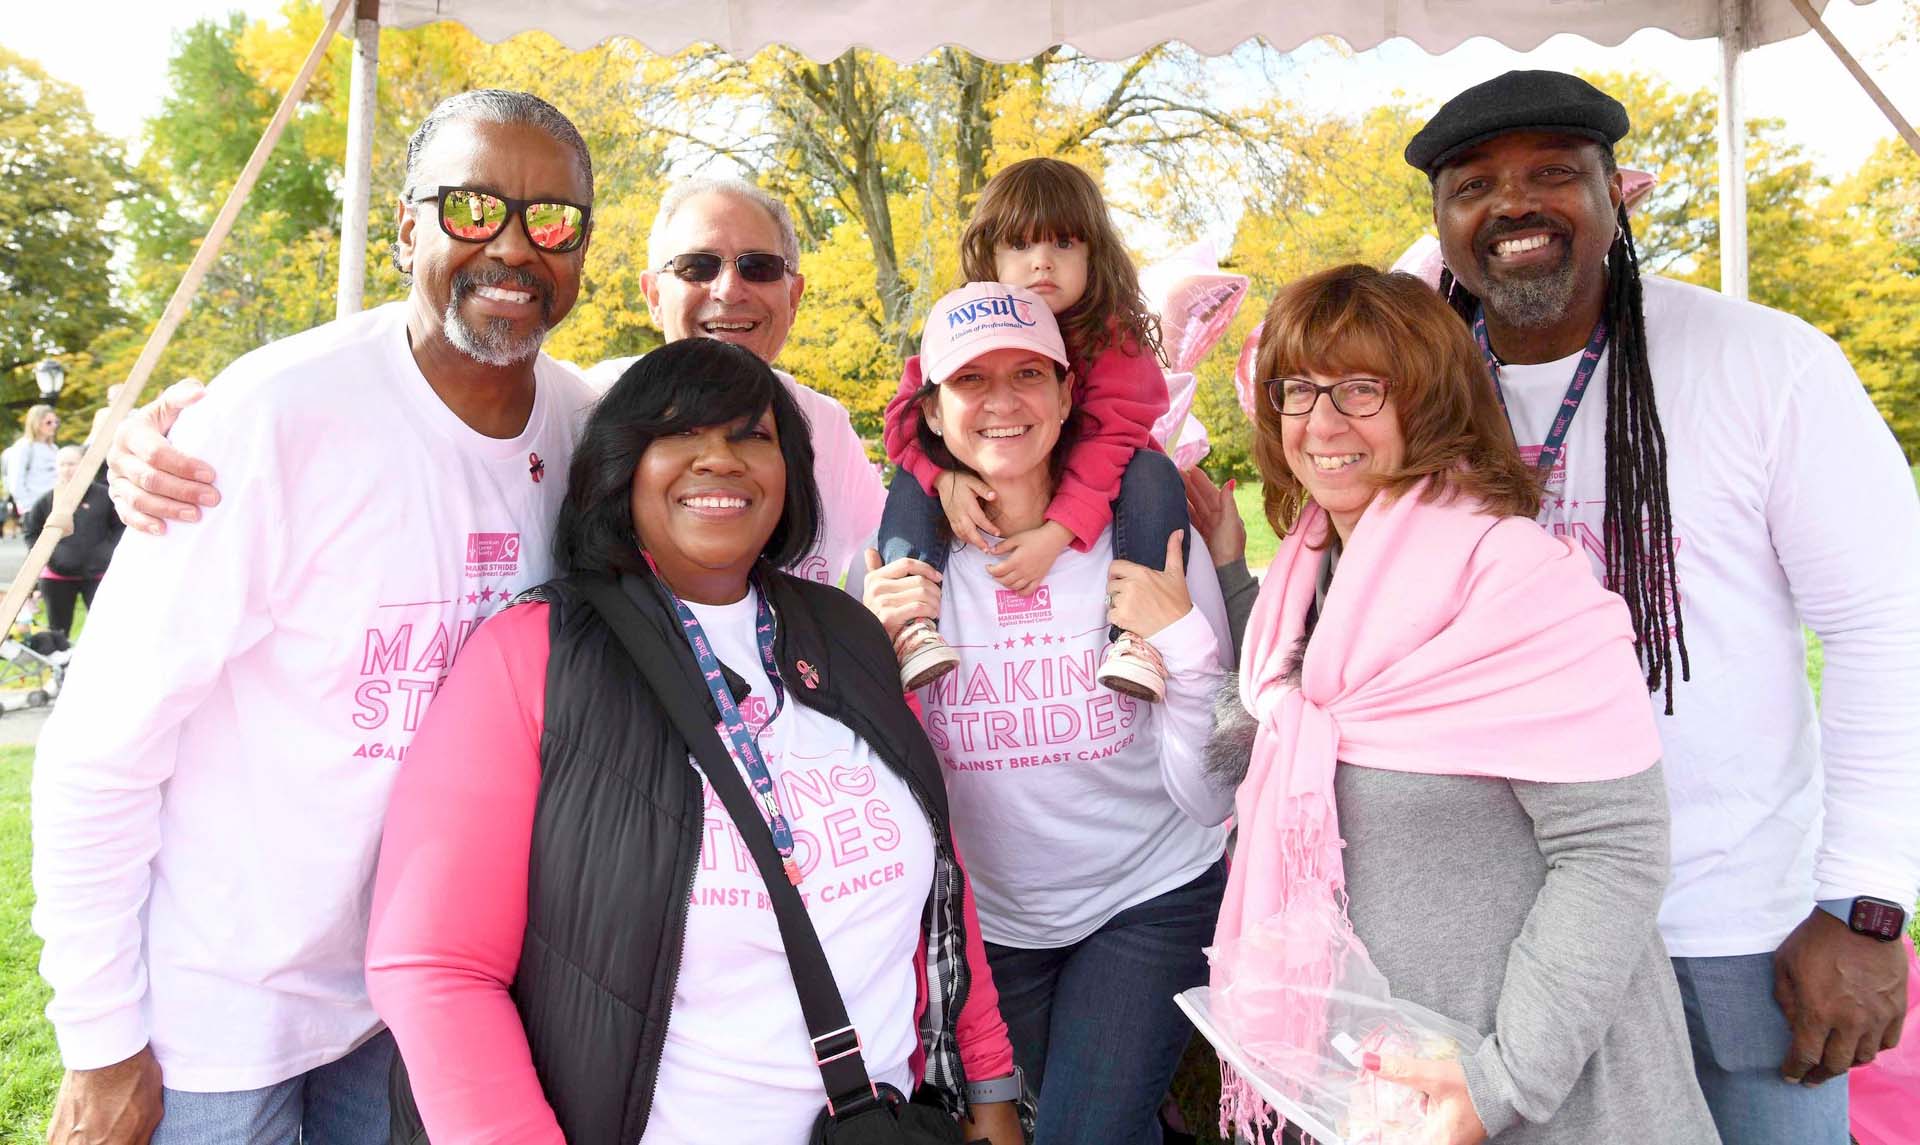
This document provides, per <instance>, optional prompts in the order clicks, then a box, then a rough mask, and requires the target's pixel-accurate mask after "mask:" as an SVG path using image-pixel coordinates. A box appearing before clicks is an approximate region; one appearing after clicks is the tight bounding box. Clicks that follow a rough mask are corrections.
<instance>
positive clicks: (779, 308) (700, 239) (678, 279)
mask: <svg viewBox="0 0 1920 1145" xmlns="http://www.w3.org/2000/svg"><path fill="white" fill-rule="evenodd" d="M443 192H445V193H443ZM408 197H409V198H411V199H415V200H419V201H421V202H427V203H432V204H433V207H432V214H430V215H429V218H434V219H437V220H438V221H439V224H440V226H441V227H442V229H444V230H446V232H447V233H448V234H449V235H452V236H455V237H458V236H459V235H460V234H462V233H463V232H472V233H474V234H480V233H488V234H491V233H495V231H496V230H497V228H499V227H501V226H504V225H505V220H506V219H508V218H510V217H520V216H519V215H518V214H517V212H522V211H525V210H531V211H533V213H532V214H531V215H527V216H526V225H527V234H528V235H529V236H535V235H538V236H540V237H542V238H543V239H546V240H547V241H549V242H553V243H568V242H572V241H576V237H575V236H576V235H578V234H579V231H580V230H581V229H584V228H585V227H586V225H587V222H588V217H587V216H588V215H589V214H590V211H589V210H588V209H587V208H586V207H585V206H575V205H573V204H567V203H549V204H531V205H530V204H526V203H517V202H509V201H507V200H504V199H501V198H500V197H499V196H487V197H486V200H485V201H477V200H476V199H475V197H474V196H473V195H471V194H469V193H468V192H465V191H462V190H459V189H457V188H456V189H445V188H434V187H424V188H420V187H416V188H409V191H408ZM568 210H577V211H578V212H579V215H578V221H577V222H576V221H575V219H574V216H572V215H571V214H568V213H567V212H568ZM577 241H579V242H582V243H584V241H585V239H584V237H579V238H578V239H577ZM647 247H648V263H649V265H650V268H651V269H649V270H647V271H646V272H644V273H643V274H642V275H641V285H642V288H643V289H644V290H645V291H646V297H647V310H648V312H649V313H650V314H651V315H652V317H653V320H654V322H655V324H657V325H658V326H659V327H660V329H661V332H662V333H664V334H665V335H666V340H667V341H669V342H676V341H679V340H680V339H682V338H714V339H718V340H720V341H723V342H732V343H734V344H736V345H739V346H744V347H745V348H747V349H749V350H752V351H753V352H754V353H755V354H756V355H758V356H759V358H760V359H761V360H762V361H764V362H766V363H767V364H768V365H776V363H777V359H778V358H779V356H780V351H781V350H782V349H783V348H784V347H785V346H786V344H787V334H788V333H789V332H790V331H791V330H792V329H793V320H794V315H795V313H796V312H797V311H798V309H799V306H800V299H801V297H802V295H803V294H804V293H805V291H806V279H805V278H804V277H803V276H802V275H801V274H800V272H799V270H798V269H797V268H798V263H799V259H800V240H799V237H798V235H797V234H796V233H795V231H794V226H793V217H792V216H791V215H790V214H789V213H788V211H787V208H786V207H785V205H783V204H782V203H781V202H780V201H779V200H777V199H775V198H773V197H772V196H770V195H768V194H767V193H766V192H764V191H762V190H761V189H760V188H758V187H755V186H754V185H753V184H751V183H746V182H742V181H741V180H738V179H720V178H712V177H698V178H692V179H685V180H682V181H680V182H678V183H676V184H674V185H673V186H672V187H671V188H670V189H669V190H668V191H667V193H666V194H665V195H663V196H662V197H661V200H660V206H659V210H658V211H657V212H656V214H655V215H654V221H653V227H652V230H651V231H650V232H649V235H648V241H647ZM568 249H572V248H568ZM557 320H558V319H557V318H556V319H555V321H557ZM548 325H551V323H549V324H548ZM637 360H638V359H636V358H632V357H626V358H611V359H608V360H607V361H604V362H601V363H600V364H599V365H597V366H595V367H593V368H592V369H591V370H588V371H587V375H586V376H587V380H588V382H589V384H590V385H591V386H592V387H593V388H594V389H595V390H601V391H604V390H605V389H606V388H607V387H608V386H611V385H612V384H613V383H614V382H615V381H617V380H618V379H619V377H620V375H621V374H622V373H624V372H626V369H627V367H629V366H631V365H633V363H634V362H635V361H637ZM775 373H776V374H778V375H779V377H780V380H781V381H782V382H784V383H786V385H787V388H788V389H789V390H790V391H791V392H792V393H793V396H794V400H795V401H797V402H798V403H799V404H800V409H801V412H803V413H805V414H806V416H807V421H808V424H809V425H810V426H811V428H812V430H813V454H814V477H815V480H816V481H817V482H818V483H819V486H820V489H821V491H822V495H823V496H826V497H828V498H829V499H830V504H829V505H828V507H827V508H828V511H827V512H826V513H825V514H823V516H822V519H821V522H820V539H819V540H818V541H817V542H816V543H815V545H814V548H813V551H812V552H810V553H808V554H807V555H806V556H804V557H802V558H801V559H800V561H799V563H798V564H796V565H795V566H794V567H793V568H792V569H791V570H790V571H792V572H793V573H794V574H795V575H798V576H803V577H807V578H808V579H810V580H816V581H820V582H823V583H829V584H836V583H839V581H840V580H841V578H842V577H843V576H844V575H845V573H846V571H847V569H848V567H849V566H850V564H851V563H852V562H853V561H854V560H855V559H857V558H858V557H859V555H860V553H861V551H862V550H863V549H864V548H865V546H866V543H867V539H868V538H869V537H870V536H871V535H872V534H873V531H874V530H875V529H876V528H878V527H879V524H880V511H881V509H882V508H884V507H885V504H886V488H885V487H884V486H883V485H882V484H881V483H880V476H879V473H878V472H877V471H876V470H875V469H874V468H873V465H872V464H871V463H870V462H869V461H868V460H867V454H866V447H865V446H864V445H863V444H862V443H861V441H860V437H859V435H858V434H856V433H855V432H854V430H853V423H852V421H851V420H850V419H849V418H848V416H847V411H846V409H845V408H844V407H842V406H841V405H840V403H839V402H836V401H834V400H833V399H832V398H830V397H828V396H827V395H825V394H822V393H820V392H818V391H816V390H813V389H810V388H808V387H807V386H805V385H803V384H801V383H800V382H798V381H796V380H795V379H794V377H793V376H792V375H791V374H788V373H785V372H784V371H781V370H779V369H777V368H776V370H775ZM201 392H202V390H201V387H200V386H199V385H198V384H197V383H192V382H181V383H176V384H175V385H174V386H173V387H171V388H170V389H168V391H167V392H166V393H165V394H162V395H161V397H160V398H159V399H158V400H156V401H155V402H154V403H153V404H152V405H151V406H149V407H147V408H146V409H144V410H140V411H136V412H135V413H134V415H133V416H132V417H130V418H129V419H128V420H127V423H126V424H125V426H124V427H123V428H122V429H121V431H120V433H119V435H118V436H117V437H116V438H115V441H114V445H113V449H112V450H111V451H110V452H109V453H108V455H107V464H108V467H109V469H110V470H111V471H112V473H113V482H112V487H113V489H114V491H115V492H114V501H115V503H116V505H117V506H118V507H119V510H120V516H121V518H122V519H123V520H124V521H125V522H126V523H127V524H128V525H129V526H131V527H133V528H135V529H138V530H143V531H147V532H163V531H164V530H165V528H166V526H165V523H164V522H166V521H170V520H171V521H194V520H198V519H199V512H200V511H199V508H198V506H202V505H213V504H215V503H217V502H218V501H219V494H218V493H217V492H215V491H214V488H213V486H212V484H211V483H210V477H211V474H209V473H207V472H206V467H205V466H203V465H201V464H200V463H199V462H198V461H197V460H196V459H195V458H192V457H189V456H187V455H186V454H184V453H182V452H181V451H180V450H178V449H177V448H175V447H173V446H171V445H169V444H168V442H167V440H166V438H165V437H163V436H162V434H163V433H165V432H166V428H167V426H168V425H169V424H171V421H172V419H173V417H174V416H176V415H177V414H178V412H179V410H180V409H181V408H184V407H185V406H187V405H190V404H192V403H193V402H194V401H197V400H198V399H199V397H200V394H201ZM559 469H560V471H564V469H565V461H564V459H562V460H561V462H560V463H559Z"/></svg>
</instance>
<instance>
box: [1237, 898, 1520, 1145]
mask: <svg viewBox="0 0 1920 1145" xmlns="http://www.w3.org/2000/svg"><path fill="white" fill-rule="evenodd" d="M1207 953H1208V956H1209V958H1211V959H1212V961H1213V981H1214V982H1215V983H1216V984H1217V985H1216V987H1215V988H1214V989H1213V990H1212V991H1211V992H1210V993H1209V996H1208V997H1207V998H1206V999H1205V1004H1206V1007H1207V1010H1208V1012H1209V1016H1210V1018H1211V1021H1212V1023H1213V1025H1214V1027H1215V1030H1216V1031H1217V1033H1218V1034H1219V1035H1220V1038H1222V1039H1224V1040H1225V1041H1227V1042H1230V1043H1232V1046H1233V1049H1234V1055H1227V1054H1225V1053H1224V1049H1225V1047H1224V1046H1222V1045H1221V1042H1219V1041H1216V1042H1215V1044H1216V1046H1221V1048H1222V1049H1223V1056H1226V1057H1228V1058H1229V1064H1232V1065H1233V1066H1234V1068H1235V1069H1236V1070H1237V1071H1239V1072H1240V1073H1241V1074H1242V1075H1243V1076H1242V1077H1241V1078H1240V1079H1239V1082H1238V1083H1236V1084H1244V1086H1245V1087H1246V1088H1247V1089H1248V1090H1250V1091H1251V1093H1248V1092H1244V1091H1243V1092H1241V1093H1240V1094H1239V1106H1240V1107H1239V1108H1229V1107H1231V1106H1233V1105H1234V1104H1235V1101H1234V1100H1233V1099H1232V1098H1231V1097H1230V1096H1229V1097H1227V1098H1226V1099H1225V1100H1224V1103H1223V1118H1222V1120H1223V1128H1224V1124H1225V1123H1226V1122H1228V1121H1234V1122H1238V1123H1240V1124H1241V1128H1242V1130H1243V1131H1244V1130H1245V1129H1246V1128H1247V1127H1248V1123H1249V1122H1250V1120H1252V1118H1251V1117H1250V1116H1249V1115H1251V1114H1257V1113H1258V1109H1257V1105H1258V1104H1259V1103H1256V1102H1253V1101H1250V1100H1248V1098H1249V1097H1251V1096H1253V1095H1257V1096H1258V1097H1259V1098H1260V1099H1261V1101H1262V1102H1264V1104H1266V1105H1268V1106H1271V1107H1272V1108H1273V1109H1274V1110H1275V1111H1276V1112H1278V1113H1279V1114H1280V1115H1281V1116H1283V1117H1286V1118H1287V1119H1288V1120H1290V1121H1293V1122H1295V1123H1297V1124H1299V1125H1300V1126H1301V1128H1303V1129H1305V1130H1306V1131H1307V1132H1308V1133H1309V1134H1310V1135H1311V1136H1313V1137H1314V1139H1315V1140H1317V1141H1320V1142H1322V1143H1323V1145H1402V1143H1409V1142H1413V1141H1417V1140H1419V1138H1420V1134H1421V1131H1422V1128H1423V1123H1424V1121H1425V1107H1426V1098H1425V1097H1424V1096H1423V1095H1422V1094H1420V1093H1419V1092H1418V1091H1416V1090H1413V1089H1410V1088H1408V1087H1406V1086H1402V1085H1397V1084H1395V1083H1393V1082H1389V1081H1385V1080H1383V1079H1381V1078H1380V1077H1379V1076H1378V1075H1376V1074H1374V1073H1372V1072H1371V1071H1368V1070H1366V1069H1364V1068H1362V1066H1361V1062H1362V1061H1363V1060H1364V1055H1366V1054H1368V1053H1376V1054H1379V1055H1380V1056H1382V1057H1412V1058H1426V1059H1429V1060H1451V1059H1454V1058H1458V1057H1460V1056H1461V1055H1462V1054H1465V1053H1471V1052H1473V1051H1474V1050H1477V1049H1478V1048H1479V1046H1480V1043H1481V1042H1482V1040H1483V1038H1482V1036H1481V1034H1480V1032H1479V1031H1477V1030H1475V1029H1473V1028H1472V1027H1470V1026H1466V1025H1463V1024H1462V1023H1460V1022H1456V1021H1454V1020H1452V1019H1451V1018H1447V1017H1445V1016H1443V1015H1440V1014H1436V1013H1434V1012H1433V1011H1431V1010H1428V1009H1426V1008H1425V1007H1422V1006H1418V1005H1415V1004H1414V1003H1412V1002H1408V1001H1405V1000H1403V999H1398V998H1395V997H1394V996H1393V993H1392V991H1391V990H1390V989H1389V988H1388V984H1387V980H1386V978H1385V976H1384V975H1382V974H1381V973H1380V971H1379V969H1378V968H1377V967H1375V966H1374V964H1373V959H1372V958H1371V957H1370V956H1369V955H1368V954H1367V949H1366V947H1365V946H1364V945H1363V944H1362V943H1361V942H1360V939H1359V938H1358V937H1357V936H1356V935H1355V934H1354V933H1353V929H1352V927H1351V926H1350V925H1348V923H1347V920H1346V916H1345V914H1344V913H1343V912H1342V911H1341V909H1340V907H1339V905H1338V904H1337V903H1336V902H1335V901H1334V900H1333V897H1332V895H1331V894H1305V895H1300V896H1297V897H1296V900H1295V902H1294V903H1292V904H1290V905H1289V907H1288V908H1287V909H1286V910H1284V911H1282V912H1280V913H1279V914H1276V915H1274V916H1272V917H1270V918H1268V919H1267V920H1266V921H1265V922H1262V923H1261V924H1260V925H1259V926H1257V927H1255V928H1254V929H1253V930H1251V931H1248V932H1247V933H1245V934H1243V935H1241V936H1240V937H1239V938H1238V939H1236V940H1234V941H1231V942H1228V943H1223V944H1221V945H1218V946H1215V947H1213V948H1211V949H1209V950H1208V952H1207ZM1210 1040H1211V1039H1210ZM1233 1056H1238V1058H1239V1059H1240V1060H1239V1061H1238V1062H1234V1061H1233V1060H1232V1057H1233ZM1228 1088H1229V1089H1232V1088H1234V1087H1233V1086H1229V1087H1228Z"/></svg>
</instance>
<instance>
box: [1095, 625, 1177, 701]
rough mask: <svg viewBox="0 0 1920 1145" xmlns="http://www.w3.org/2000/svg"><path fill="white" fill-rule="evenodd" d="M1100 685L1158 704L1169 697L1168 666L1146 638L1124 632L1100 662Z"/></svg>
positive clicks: (1124, 630)
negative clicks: (1167, 695)
mask: <svg viewBox="0 0 1920 1145" xmlns="http://www.w3.org/2000/svg"><path fill="white" fill-rule="evenodd" d="M1099 679H1100V682H1101V683H1102V684H1105V685H1106V686H1107V687H1109V688H1112V689H1113V690H1114V691H1116V692H1119V693H1120V694H1121V695H1125V696H1132V697H1133V698H1134V699H1136V700H1145V701H1147V702H1148V703H1150V704H1157V703H1159V702H1160V701H1161V700H1162V699H1164V698H1165V697H1166V694H1167V662H1166V661H1165V660H1162V659H1161V658H1160V650H1159V649H1157V648H1155V647H1154V646H1153V645H1152V644H1151V643H1150V642H1149V641H1148V640H1147V638H1146V637H1144V636H1141V635H1140V634H1138V633H1135V632H1128V631H1127V630H1126V629H1124V628H1123V629H1121V630H1120V636H1119V638H1118V639H1116V640H1115V641H1114V642H1113V643H1112V644H1109V645H1107V655H1106V658H1105V659H1103V660H1102V661H1101V662H1100V676H1099Z"/></svg>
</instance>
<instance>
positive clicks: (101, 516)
mask: <svg viewBox="0 0 1920 1145" xmlns="http://www.w3.org/2000/svg"><path fill="white" fill-rule="evenodd" d="M82 452H83V451H82V450H81V448H80V447H79V446H77V445H66V446H62V447H61V448H60V453H59V457H58V460H57V462H56V465H55V467H56V469H57V471H58V476H59V480H58V485H57V486H56V487H55V488H54V489H49V490H48V491H47V492H46V493H44V494H42V495H41V497H40V500H39V501H37V502H36V503H35V504H34V506H33V508H32V509H29V510H28V511H27V515H26V519H25V520H24V521H23V522H22V529H23V530H24V532H25V533H26V538H27V544H28V545H29V546H31V545H33V544H35V543H37V542H38V541H39V540H40V530H41V529H43V528H45V527H46V523H47V516H48V515H49V514H51V513H52V512H53V499H54V496H55V494H56V493H57V491H58V487H59V486H64V485H65V484H66V483H67V482H68V481H70V480H72V479H73V475H74V474H75V473H76V472H78V471H79V469H80V457H81V454H82ZM125 531H126V526H125V525H123V524H121V522H120V517H119V515H118V514H117V513H115V512H114V511H113V502H112V501H111V500H109V499H108V497H107V483H106V480H105V475H104V474H96V475H95V477H94V480H93V483H92V484H90V485H88V486H87V490H86V492H85V493H83V494H81V496H80V500H79V502H78V503H76V504H75V505H74V507H73V532H71V533H69V534H67V535H66V536H65V537H62V538H61V539H60V543H59V544H57V545H55V546H54V547H53V553H52V555H50V556H49V557H48V558H47V567H46V568H45V570H43V571H42V572H41V573H40V597H41V599H43V600H45V601H46V602H47V627H49V628H51V629H53V630H54V631H55V632H58V633H59V634H60V635H61V636H68V635H71V634H72V631H73V606H74V602H75V600H82V601H85V602H86V605H87V607H88V608H92V607H93V594H94V591H95V590H96V589H98V588H99V587H100V578H101V577H103V576H105V575H107V564H108V562H110V561H112V560H113V548H114V546H115V545H117V544H119V543H120V534H121V533H123V532H125Z"/></svg>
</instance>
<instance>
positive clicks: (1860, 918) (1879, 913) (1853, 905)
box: [1815, 895, 1907, 942]
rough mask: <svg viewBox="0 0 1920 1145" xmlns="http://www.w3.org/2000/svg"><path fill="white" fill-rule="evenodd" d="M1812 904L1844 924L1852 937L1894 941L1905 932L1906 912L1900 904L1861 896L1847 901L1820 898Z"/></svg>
mask: <svg viewBox="0 0 1920 1145" xmlns="http://www.w3.org/2000/svg"><path fill="white" fill-rule="evenodd" d="M1815 905H1817V906H1818V907H1819V908H1820V909H1821V910H1824V911H1826V912H1827V913H1828V914H1830V915H1832V916H1833V917H1835V918H1837V919H1839V920H1840V921H1841V922H1844V923H1846V924H1847V929H1848V930H1851V931H1853V932H1854V933H1855V934H1864V935H1866V936H1867V937H1868V938H1876V939H1879V940H1880V941H1881V942H1895V941H1898V939H1899V938H1900V936H1901V935H1902V934H1904V933H1906V929H1907V912H1906V909H1905V908H1904V907H1902V906H1901V905H1900V904H1899V903H1895V902H1888V901H1887V900H1886V899H1877V898H1874V897H1872V896H1870V895H1860V896H1859V897H1858V898H1850V899H1822V900H1821V901H1820V902H1819V903H1817V904H1815Z"/></svg>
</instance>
